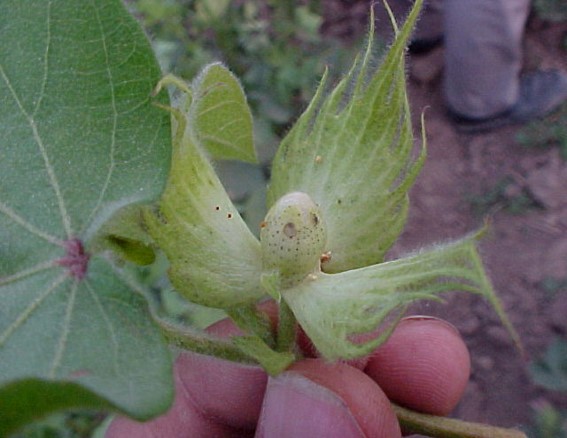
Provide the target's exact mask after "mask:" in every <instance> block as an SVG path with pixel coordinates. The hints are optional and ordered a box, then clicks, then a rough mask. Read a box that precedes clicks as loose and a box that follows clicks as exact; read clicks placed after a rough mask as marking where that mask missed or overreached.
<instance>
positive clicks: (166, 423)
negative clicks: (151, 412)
mask: <svg viewBox="0 0 567 438" xmlns="http://www.w3.org/2000/svg"><path fill="white" fill-rule="evenodd" d="M174 379H175V387H176V395H175V400H174V402H173V405H172V406H171V407H170V409H169V410H168V411H167V413H166V414H164V415H162V416H160V417H158V418H156V419H154V420H152V421H148V422H138V421H135V420H132V419H130V418H127V417H116V418H115V419H114V420H113V421H112V423H111V424H110V426H109V428H108V430H107V432H106V435H105V436H106V438H124V437H136V438H170V437H176V438H206V437H211V436H215V437H219V438H232V437H235V438H236V437H242V436H245V435H244V434H235V431H234V430H233V429H232V428H229V427H227V426H224V425H222V424H219V423H217V422H215V421H212V420H211V418H210V417H207V416H206V415H203V413H202V412H200V411H199V409H198V408H197V407H196V406H195V405H193V404H192V403H191V401H190V397H188V394H187V391H186V390H185V389H184V385H183V383H182V382H181V379H180V377H179V375H178V373H174Z"/></svg>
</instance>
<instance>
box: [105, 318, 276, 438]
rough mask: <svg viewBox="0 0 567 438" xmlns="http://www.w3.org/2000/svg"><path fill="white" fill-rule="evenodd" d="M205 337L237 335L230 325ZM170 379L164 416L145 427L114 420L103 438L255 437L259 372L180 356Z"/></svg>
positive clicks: (262, 376) (263, 376)
mask: <svg viewBox="0 0 567 438" xmlns="http://www.w3.org/2000/svg"><path fill="white" fill-rule="evenodd" d="M207 331H208V332H209V333H211V334H214V335H217V336H219V337H228V336H233V335H238V334H241V332H240V331H239V330H238V328H236V327H235V326H234V324H233V323H232V321H230V320H222V321H219V322H218V323H216V324H214V325H213V326H211V327H209V329H207ZM174 377H175V392H176V396H175V400H174V403H173V405H172V406H171V408H170V409H169V410H168V412H167V413H166V414H165V415H163V416H160V417H158V418H156V419H155V420H152V421H149V422H146V423H140V422H136V421H134V420H131V419H128V418H125V417H117V418H116V419H115V420H114V421H113V422H112V424H111V426H110V427H109V430H108V432H107V434H106V437H107V438H123V437H125V436H132V437H142V438H146V437H148V438H150V437H151V438H162V437H163V438H169V437H191V438H193V437H195V438H200V437H203V438H208V437H211V436H215V437H222V438H228V437H245V436H253V435H254V429H255V427H256V423H257V421H258V417H259V414H260V409H261V405H262V398H263V394H264V391H265V388H266V382H267V376H266V374H265V372H264V371H263V370H262V369H261V368H260V367H257V366H248V365H242V364H238V363H235V362H229V361H224V360H221V359H216V358H214V357H210V356H204V355H199V354H196V353H190V352H182V353H180V354H179V356H178V357H177V359H176V361H175V365H174Z"/></svg>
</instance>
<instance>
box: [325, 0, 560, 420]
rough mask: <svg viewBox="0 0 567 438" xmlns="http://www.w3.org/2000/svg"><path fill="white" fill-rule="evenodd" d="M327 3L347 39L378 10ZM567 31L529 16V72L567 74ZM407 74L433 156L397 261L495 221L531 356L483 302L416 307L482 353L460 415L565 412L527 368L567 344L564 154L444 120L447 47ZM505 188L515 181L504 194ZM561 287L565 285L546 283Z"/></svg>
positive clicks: (491, 254)
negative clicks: (544, 405)
mask: <svg viewBox="0 0 567 438" xmlns="http://www.w3.org/2000/svg"><path fill="white" fill-rule="evenodd" d="M390 3H392V2H390ZM325 5H326V21H325V26H324V28H323V29H324V31H326V32H329V33H332V34H335V35H339V36H341V37H343V38H345V39H348V38H350V37H352V36H353V35H355V34H357V33H358V34H359V33H360V32H361V31H364V29H366V23H367V19H368V18H367V17H368V15H367V12H368V2H366V1H359V2H354V3H353V2H347V1H340V0H334V1H330V2H328V3H327V2H326V3H325ZM532 15H533V14H532ZM377 17H378V24H377V27H378V31H379V32H382V33H389V26H388V24H387V23H388V21H387V18H386V17H385V16H384V15H381V13H380V11H378V12H377ZM566 35H567V23H566V22H561V23H555V24H553V23H547V22H543V21H541V20H539V19H538V18H537V17H535V16H532V17H530V20H529V22H528V26H527V28H526V38H525V44H524V45H525V54H524V56H525V68H526V70H530V69H534V68H542V69H548V68H551V67H556V68H562V69H563V70H564V71H567V54H566V52H565V48H564V47H562V44H563V41H564V39H565V38H566ZM408 73H409V95H410V103H411V107H412V109H413V111H414V116H415V117H414V118H415V126H419V116H420V114H421V112H422V110H423V109H424V108H428V109H427V111H426V131H427V138H428V151H429V152H428V160H427V162H426V164H425V167H424V169H423V172H422V174H421V175H420V177H419V178H418V180H417V183H416V185H415V187H414V189H413V190H412V193H411V200H412V205H411V209H410V214H409V221H408V225H407V227H406V230H405V232H404V234H403V235H402V238H401V239H400V241H399V242H398V244H397V246H396V247H395V248H394V255H396V254H397V255H399V254H403V253H404V252H409V251H411V250H413V249H416V248H419V247H422V246H427V245H430V244H434V243H438V242H442V241H446V240H449V239H454V238H458V237H460V236H463V235H464V234H467V233H470V232H472V231H474V230H477V229H478V228H480V227H482V225H483V222H484V218H485V217H486V215H488V216H489V218H490V228H489V233H488V235H487V236H486V237H485V238H484V240H483V242H482V244H481V249H482V253H483V260H484V262H485V264H486V266H487V269H488V271H489V273H490V277H491V279H492V281H493V283H494V286H495V289H496V291H497V293H498V295H499V297H500V298H501V300H502V302H503V304H504V307H505V309H506V311H507V313H508V315H509V317H510V319H511V320H512V322H513V323H514V324H515V326H516V328H517V330H518V332H519V333H520V336H521V338H522V341H523V343H524V346H525V348H526V351H527V356H528V357H527V358H525V359H524V358H522V357H521V355H520V354H519V353H518V351H517V350H516V349H515V347H514V345H513V344H512V342H511V340H510V338H509V336H508V334H507V332H506V331H505V329H504V328H503V327H502V326H501V324H500V323H499V321H498V318H497V316H496V314H495V313H494V311H493V310H492V309H491V308H490V307H489V305H488V304H486V302H485V301H483V300H482V299H481V298H479V297H476V296H470V295H466V294H451V295H448V296H447V298H446V303H445V304H437V303H434V304H425V305H423V304H422V305H419V306H416V307H415V308H414V309H413V311H414V312H417V313H423V314H430V315H436V316H439V317H443V318H445V319H447V320H449V321H450V322H452V323H453V324H454V325H455V326H456V327H457V328H458V329H459V330H460V331H461V333H462V334H463V336H464V338H465V341H466V343H467V345H468V346H469V348H470V351H471V353H472V376H471V381H470V384H469V386H468V389H467V391H466V393H465V396H464V398H463V400H462V402H461V403H460V405H459V406H458V407H457V409H456V411H455V413H454V415H455V416H457V417H459V418H462V419H466V420H471V421H481V422H487V423H491V424H494V425H500V426H521V425H526V424H528V423H529V422H530V421H531V418H532V415H533V407H534V406H536V405H538V404H540V403H541V402H542V401H544V400H545V401H549V402H551V403H553V404H554V405H555V406H557V407H560V408H563V409H565V408H567V394H565V393H563V394H559V393H552V392H549V391H545V390H543V389H542V388H538V387H536V386H535V385H534V384H533V383H532V381H531V378H530V375H529V371H528V364H529V362H530V361H531V360H533V359H535V358H538V357H540V356H541V355H542V353H543V352H544V351H545V349H546V347H547V346H548V345H549V343H550V342H551V340H552V338H553V337H554V336H562V337H566V336H567V290H565V287H564V286H565V284H566V280H567V163H566V162H565V161H564V160H563V159H562V157H561V155H560V152H559V150H558V147H557V146H555V147H553V146H552V147H550V148H547V149H537V148H536V149H534V148H526V147H523V146H522V145H520V144H519V142H518V141H517V133H518V130H519V129H521V127H518V126H515V127H505V128H501V129H498V130H494V131H491V132H488V133H483V134H475V135H470V134H468V135H465V134H460V133H458V132H457V131H456V129H455V126H454V125H453V124H452V122H451V121H450V119H449V118H448V117H447V115H446V108H445V106H444V102H443V97H442V92H441V86H442V76H443V75H442V73H443V47H439V48H437V49H435V50H433V51H432V52H430V53H428V54H426V55H420V56H417V55H414V56H412V57H410V59H409V60H408ZM503 181H506V182H507V184H506V185H505V188H502V190H500V191H498V187H503V186H502V184H503ZM494 193H497V196H496V195H494ZM518 199H524V200H525V199H527V200H528V201H529V202H528V203H527V204H522V205H520V206H519V207H518V206H517V208H516V211H515V212H512V211H511V210H510V209H509V208H507V207H510V206H513V205H514V202H515V201H517V200H518ZM479 210H480V211H479ZM552 281H555V282H556V283H555V284H557V283H560V284H561V282H562V284H563V287H555V288H550V287H549V286H548V287H546V285H549V284H551V282H552Z"/></svg>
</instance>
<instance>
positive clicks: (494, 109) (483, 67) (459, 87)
mask: <svg viewBox="0 0 567 438" xmlns="http://www.w3.org/2000/svg"><path fill="white" fill-rule="evenodd" d="M443 10H444V33H445V82H444V92H445V98H446V101H447V104H448V106H449V108H450V109H451V110H453V111H454V112H456V113H458V114H460V115H463V116H467V117H472V118H483V117H489V116H493V115H496V114H498V113H501V112H503V111H505V110H507V109H509V108H510V107H511V106H512V105H514V103H516V101H517V99H518V97H519V83H520V80H519V73H520V69H521V67H522V36H523V31H524V25H525V21H526V17H527V15H528V12H529V0H445V1H444V2H443Z"/></svg>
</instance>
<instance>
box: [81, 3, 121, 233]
mask: <svg viewBox="0 0 567 438" xmlns="http://www.w3.org/2000/svg"><path fill="white" fill-rule="evenodd" d="M94 9H95V16H96V20H97V23H98V27H99V30H100V34H101V43H102V48H103V51H104V61H105V62H104V65H105V71H106V76H107V78H108V85H109V87H110V103H111V107H112V136H111V140H110V157H109V158H110V163H109V165H108V171H107V173H106V178H105V180H104V183H103V185H102V189H101V191H100V194H99V197H98V199H97V202H96V204H95V206H94V208H93V210H92V211H91V214H90V215H89V218H88V219H87V221H86V224H88V223H89V222H90V221H91V220H92V219H93V217H94V216H95V214H96V213H97V211H98V210H99V208H100V207H101V205H102V202H103V199H104V197H105V196H106V192H107V191H108V187H109V185H110V180H111V179H112V175H113V173H114V168H115V167H116V161H115V156H116V130H117V127H118V110H117V108H116V90H115V84H114V77H113V76H112V70H111V68H110V57H109V53H108V44H107V38H106V35H105V33H104V29H103V26H102V20H101V17H100V13H99V11H98V9H97V8H96V6H95V7H94ZM87 227H88V225H87Z"/></svg>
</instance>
